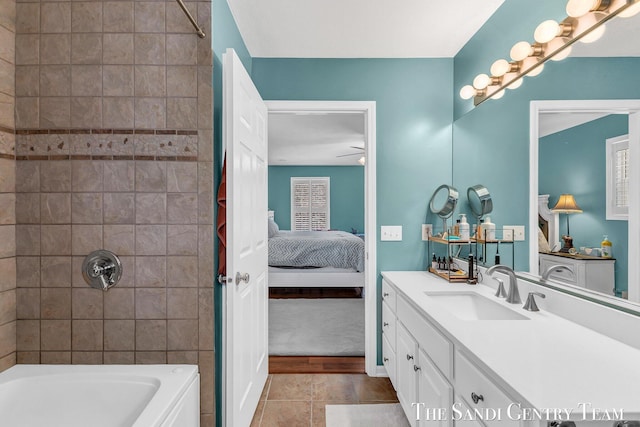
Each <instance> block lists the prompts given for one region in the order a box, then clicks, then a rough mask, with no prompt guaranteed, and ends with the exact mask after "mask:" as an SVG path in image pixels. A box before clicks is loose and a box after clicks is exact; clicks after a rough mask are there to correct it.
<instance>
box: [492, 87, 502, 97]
mask: <svg viewBox="0 0 640 427" xmlns="http://www.w3.org/2000/svg"><path fill="white" fill-rule="evenodd" d="M503 96H504V89H502V90H499V91H498V92H496V94H495V95H493V96H492V97H491V98H492V99H500V98H502V97H503Z"/></svg>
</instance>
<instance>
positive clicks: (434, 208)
mask: <svg viewBox="0 0 640 427" xmlns="http://www.w3.org/2000/svg"><path fill="white" fill-rule="evenodd" d="M457 203H458V190H456V189H455V188H454V187H452V186H450V185H447V184H443V185H441V186H440V187H438V188H436V191H434V192H433V195H432V196H431V200H430V201H429V209H430V210H431V212H433V213H434V214H436V215H438V216H439V217H440V218H442V219H447V218H449V217H450V216H451V215H453V211H454V210H455V209H456V204H457Z"/></svg>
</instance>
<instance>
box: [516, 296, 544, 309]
mask: <svg viewBox="0 0 640 427" xmlns="http://www.w3.org/2000/svg"><path fill="white" fill-rule="evenodd" d="M534 295H537V296H539V297H540V298H546V296H545V294H542V293H540V292H529V296H527V302H525V303H524V305H523V306H522V308H524V309H525V310H528V311H540V309H539V308H538V304H536V300H535V298H534Z"/></svg>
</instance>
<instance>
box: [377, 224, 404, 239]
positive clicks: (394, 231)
mask: <svg viewBox="0 0 640 427" xmlns="http://www.w3.org/2000/svg"><path fill="white" fill-rule="evenodd" d="M380 240H381V241H383V242H391V241H400V240H402V226H401V225H383V226H381V227H380Z"/></svg>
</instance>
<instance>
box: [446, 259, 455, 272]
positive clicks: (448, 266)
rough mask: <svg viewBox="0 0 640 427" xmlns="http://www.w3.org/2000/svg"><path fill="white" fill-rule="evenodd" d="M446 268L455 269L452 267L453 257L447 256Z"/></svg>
mask: <svg viewBox="0 0 640 427" xmlns="http://www.w3.org/2000/svg"><path fill="white" fill-rule="evenodd" d="M447 270H449V271H453V270H455V268H453V258H451V257H449V263H448V264H447Z"/></svg>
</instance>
